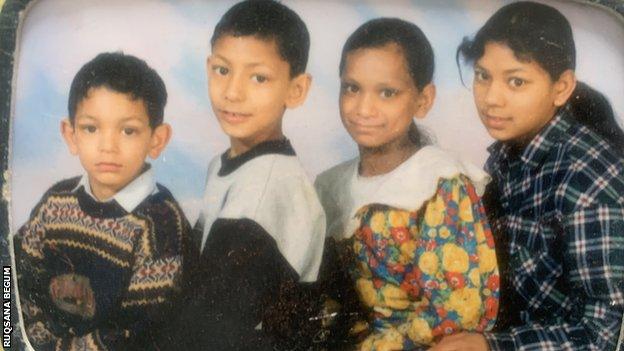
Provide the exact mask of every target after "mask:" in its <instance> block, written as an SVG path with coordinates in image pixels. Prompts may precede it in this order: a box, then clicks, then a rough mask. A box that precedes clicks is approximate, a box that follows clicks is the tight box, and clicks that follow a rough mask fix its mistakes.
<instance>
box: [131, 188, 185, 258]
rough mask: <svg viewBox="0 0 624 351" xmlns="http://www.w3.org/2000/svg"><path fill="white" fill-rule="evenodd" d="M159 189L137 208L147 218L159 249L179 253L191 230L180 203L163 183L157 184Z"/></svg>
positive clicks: (137, 212)
mask: <svg viewBox="0 0 624 351" xmlns="http://www.w3.org/2000/svg"><path fill="white" fill-rule="evenodd" d="M156 186H157V188H158V191H157V192H156V193H155V194H152V195H150V196H148V197H147V198H146V199H145V200H144V201H143V202H142V203H141V204H140V205H139V206H138V207H137V208H136V209H135V210H134V212H133V213H135V214H136V215H137V216H139V217H141V218H144V219H147V222H148V223H149V229H150V230H151V232H152V234H153V236H151V237H152V238H154V240H155V245H156V247H158V248H159V250H158V251H160V252H162V253H168V254H176V253H179V252H180V250H181V249H182V248H181V245H182V242H183V240H184V236H186V235H188V233H189V232H190V230H191V227H190V224H189V222H188V220H187V219H186V216H185V215H184V211H183V210H182V208H181V207H180V204H179V203H178V202H177V201H176V199H175V198H174V197H173V194H171V192H170V191H169V189H167V188H166V187H165V186H164V185H162V184H156Z"/></svg>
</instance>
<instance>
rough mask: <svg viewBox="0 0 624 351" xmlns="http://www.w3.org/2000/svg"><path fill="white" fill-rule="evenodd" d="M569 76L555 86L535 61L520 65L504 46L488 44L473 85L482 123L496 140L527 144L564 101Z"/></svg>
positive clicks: (476, 66) (476, 64)
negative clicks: (566, 80)
mask: <svg viewBox="0 0 624 351" xmlns="http://www.w3.org/2000/svg"><path fill="white" fill-rule="evenodd" d="M568 76H569V73H565V77H564V75H562V78H560V79H559V80H558V81H556V82H554V81H553V80H552V79H551V77H550V75H549V74H548V72H546V71H545V70H544V69H543V68H542V67H541V66H540V65H539V64H538V63H536V62H535V61H528V62H524V61H519V60H518V59H517V58H516V56H515V55H514V52H513V51H512V50H511V49H510V48H509V47H508V46H507V45H504V44H501V43H495V42H490V43H487V44H486V45H485V50H484V53H483V56H482V57H481V58H480V59H479V60H478V61H477V62H476V63H475V77H474V82H473V94H474V99H475V103H476V105H477V110H478V113H479V116H480V118H481V122H483V124H484V125H485V128H486V129H487V131H488V133H489V134H490V135H491V136H492V137H493V138H495V139H497V140H501V141H512V142H518V143H526V142H529V141H530V140H531V139H532V138H533V137H534V136H535V135H537V134H538V133H539V131H540V130H541V129H542V128H543V127H544V126H545V125H546V124H547V123H548V122H549V121H550V120H551V119H552V118H553V116H554V115H555V113H556V111H557V108H558V107H559V106H562V105H563V104H564V103H565V101H566V100H567V98H568V96H569V95H566V94H565V92H564V93H563V94H562V91H563V90H565V89H564V88H566V87H567V86H563V85H565V84H566V83H565V82H562V80H565V79H566V78H568ZM562 84H563V85H562Z"/></svg>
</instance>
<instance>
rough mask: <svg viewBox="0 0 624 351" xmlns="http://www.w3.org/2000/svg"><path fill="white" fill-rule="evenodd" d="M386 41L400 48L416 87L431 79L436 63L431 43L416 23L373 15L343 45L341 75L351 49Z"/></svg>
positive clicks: (374, 46) (377, 44) (421, 87)
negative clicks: (373, 16)
mask: <svg viewBox="0 0 624 351" xmlns="http://www.w3.org/2000/svg"><path fill="white" fill-rule="evenodd" d="M386 44H396V45H398V46H399V47H400V48H401V51H403V56H404V57H405V62H406V63H407V68H408V70H409V73H410V76H411V77H412V80H413V81H414V85H416V87H417V88H418V90H422V89H423V88H424V87H425V86H426V85H427V84H429V83H431V80H432V79H433V70H434V67H435V63H434V58H433V49H432V48H431V44H430V43H429V40H428V39H427V37H426V36H425V34H424V33H423V31H422V30H421V29H420V28H418V26H417V25H415V24H413V23H411V22H407V21H404V20H402V19H399V18H386V17H382V18H375V19H372V20H370V21H368V22H366V23H364V24H363V25H361V26H360V27H359V28H358V29H356V30H355V32H353V34H351V35H350V36H349V38H348V39H347V41H346V43H345V45H344V47H343V48H342V55H341V57H340V66H339V73H340V75H342V72H343V70H344V67H345V65H346V59H347V55H348V54H349V53H350V52H352V51H355V50H357V49H366V48H378V47H381V46H384V45H386Z"/></svg>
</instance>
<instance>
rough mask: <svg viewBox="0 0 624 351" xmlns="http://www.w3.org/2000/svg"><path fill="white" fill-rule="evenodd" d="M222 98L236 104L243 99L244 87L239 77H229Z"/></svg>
mask: <svg viewBox="0 0 624 351" xmlns="http://www.w3.org/2000/svg"><path fill="white" fill-rule="evenodd" d="M224 97H225V99H226V100H228V101H232V102H237V101H241V100H243V99H244V98H245V87H244V83H243V81H242V77H241V76H240V75H238V76H236V75H231V76H230V77H229V79H228V80H227V82H226V86H225V91H224Z"/></svg>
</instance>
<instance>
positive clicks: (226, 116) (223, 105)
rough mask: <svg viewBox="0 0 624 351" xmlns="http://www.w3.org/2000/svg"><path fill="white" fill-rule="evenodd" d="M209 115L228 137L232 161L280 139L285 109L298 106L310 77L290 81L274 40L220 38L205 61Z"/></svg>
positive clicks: (229, 36)
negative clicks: (235, 157) (217, 122)
mask: <svg viewBox="0 0 624 351" xmlns="http://www.w3.org/2000/svg"><path fill="white" fill-rule="evenodd" d="M207 69H208V82H209V83H208V86H209V90H210V101H211V103H212V109H213V111H214V113H215V115H216V116H217V120H218V121H219V124H220V125H221V128H222V129H223V131H224V132H225V133H226V134H227V135H228V136H229V137H230V141H231V144H232V148H231V153H232V155H237V154H241V153H243V152H245V151H247V150H249V149H251V148H253V147H254V146H255V145H257V144H259V143H261V142H263V141H267V140H273V139H278V138H281V137H282V116H283V114H284V110H285V109H286V108H292V107H295V106H297V105H299V104H300V103H303V100H304V99H305V95H306V93H307V89H308V86H309V80H310V78H309V76H307V75H305V74H301V75H299V76H297V77H294V78H292V79H291V77H290V65H289V64H288V62H287V61H285V60H284V59H283V58H282V57H281V56H280V54H279V52H278V48H277V45H276V44H275V42H274V41H273V40H268V41H267V40H262V39H259V38H256V37H253V36H239V37H234V36H232V35H225V36H223V37H221V38H219V39H218V40H217V42H216V43H215V44H214V46H213V48H212V56H210V57H209V58H208V61H207Z"/></svg>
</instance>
